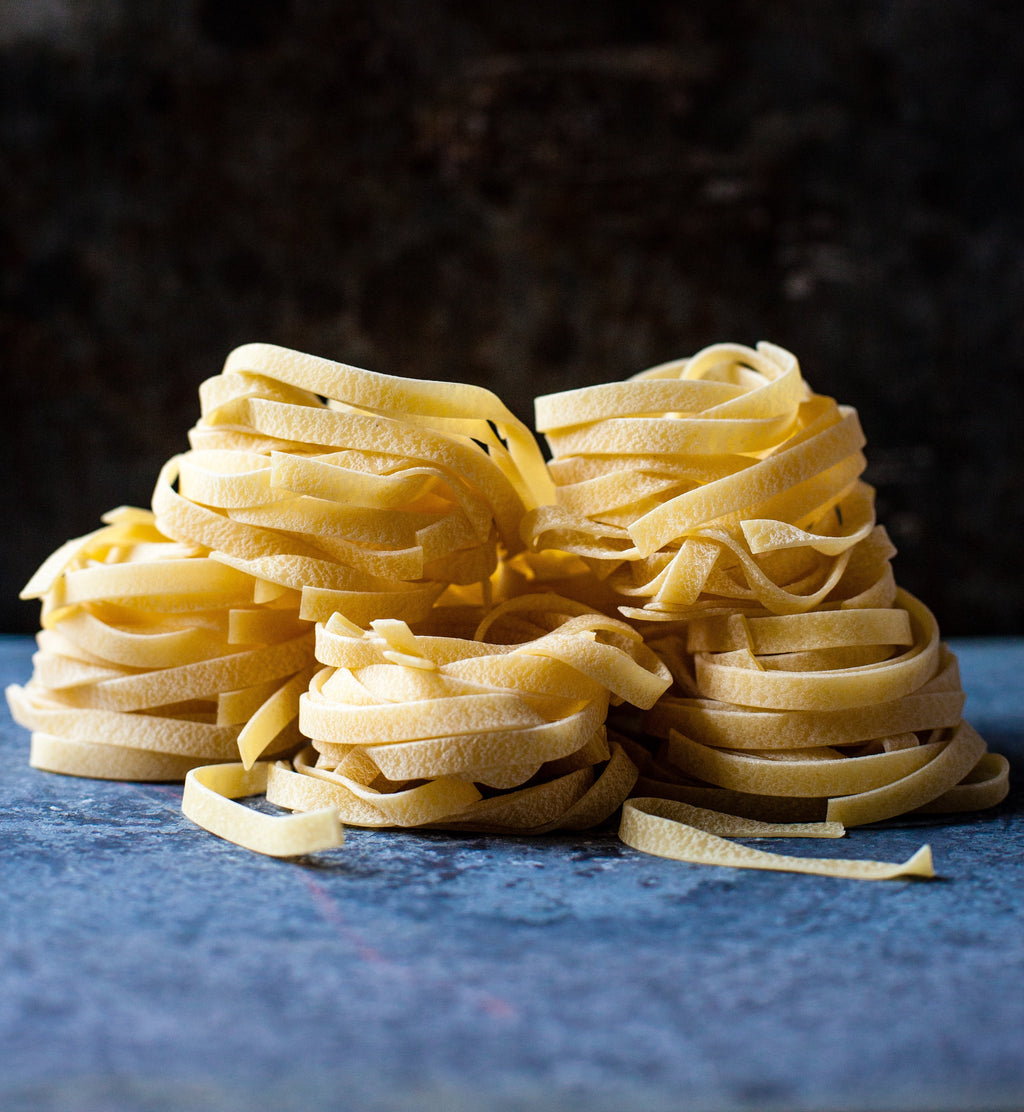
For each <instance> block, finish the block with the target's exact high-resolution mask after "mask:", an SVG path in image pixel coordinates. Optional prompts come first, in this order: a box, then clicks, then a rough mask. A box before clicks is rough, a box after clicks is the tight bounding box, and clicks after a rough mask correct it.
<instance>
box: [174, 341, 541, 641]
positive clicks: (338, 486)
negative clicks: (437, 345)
mask: <svg viewBox="0 0 1024 1112" xmlns="http://www.w3.org/2000/svg"><path fill="white" fill-rule="evenodd" d="M200 400H201V404H202V417H201V419H200V421H199V422H198V423H197V425H196V426H195V427H194V428H193V429H192V430H191V432H190V434H189V438H190V445H191V448H190V450H189V451H188V452H186V453H185V454H183V455H181V456H177V457H175V458H173V459H172V460H170V461H169V462H168V463H167V465H166V466H165V467H164V469H163V471H162V473H161V475H160V477H159V480H158V482H157V486H156V490H155V492H154V495H153V509H154V511H155V513H156V517H157V525H158V526H159V528H160V529H161V530H163V531H164V532H165V533H166V534H167V535H168V536H171V537H174V538H175V539H177V540H180V541H183V542H185V543H190V544H199V545H202V546H203V547H205V548H206V549H208V550H210V551H211V552H212V553H214V554H215V558H216V559H217V560H219V561H220V562H222V563H225V564H227V565H229V566H231V567H234V568H237V569H239V570H241V571H244V572H246V573H248V574H249V575H252V576H254V577H256V578H258V579H260V580H263V581H265V582H268V583H272V584H276V585H277V586H279V587H280V588H282V589H290V590H294V591H299V592H300V593H301V612H302V617H303V618H307V619H309V620H319V619H326V618H329V617H330V616H331V614H333V613H334V612H336V611H337V612H340V613H342V614H344V615H345V616H347V617H349V618H351V619H352V620H354V621H356V622H358V623H359V624H362V625H365V624H366V623H367V622H368V621H370V620H372V619H375V618H381V617H393V616H399V615H400V616H402V617H403V618H405V619H407V620H416V619H418V618H423V617H425V616H426V615H427V614H428V613H429V612H430V610H431V608H432V606H433V605H434V603H435V602H436V601H437V599H438V598H439V597H440V596H441V595H442V594H443V592H444V590H445V588H446V587H447V586H449V585H451V584H455V585H462V586H466V585H471V584H478V583H484V584H486V583H487V582H488V581H489V577H490V576H491V574H492V573H493V572H494V571H495V569H496V567H497V566H498V560H499V552H500V553H501V554H502V555H507V554H512V553H514V552H515V551H517V550H518V549H520V548H521V547H522V543H521V541H520V539H519V532H518V530H519V522H520V519H521V517H522V515H523V513H525V512H526V510H527V508H529V507H531V506H533V505H536V504H537V503H539V502H543V501H545V500H547V499H548V498H549V496H550V491H551V483H550V479H549V478H548V476H547V473H546V471H545V468H544V463H543V459H542V457H541V454H540V451H539V449H538V447H537V444H536V441H535V439H534V437H533V435H532V434H531V433H530V431H529V430H528V429H526V427H525V426H523V425H522V423H521V422H520V421H518V419H517V418H516V417H515V416H514V415H513V414H512V413H511V412H510V411H509V410H508V409H507V408H506V407H505V406H504V405H503V404H502V403H501V402H500V401H499V400H498V399H497V398H496V397H495V396H494V395H493V394H492V393H490V392H489V391H487V390H485V389H483V388H481V387H475V386H468V385H456V384H452V383H444V382H422V381H413V380H410V379H402V378H395V377H393V376H388V375H381V374H376V373H374V372H371V371H364V370H361V369H359V368H355V367H350V366H347V365H345V364H341V363H333V362H330V361H328V360H325V359H319V358H317V357H315V356H311V355H303V354H301V353H298V352H294V351H290V350H288V349H285V348H279V347H274V346H272V345H267V344H248V345H245V346H244V347H241V348H237V349H235V350H234V351H233V352H231V354H230V355H229V356H228V359H227V361H226V363H225V366H224V369H223V371H222V373H221V374H220V375H218V376H216V377H215V378H212V379H210V380H208V381H207V382H205V383H203V385H202V386H201V387H200ZM175 487H176V488H177V489H175Z"/></svg>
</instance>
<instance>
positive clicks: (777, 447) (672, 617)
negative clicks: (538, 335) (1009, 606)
mask: <svg viewBox="0 0 1024 1112" xmlns="http://www.w3.org/2000/svg"><path fill="white" fill-rule="evenodd" d="M536 410H537V428H538V431H540V432H543V433H544V434H545V436H546V438H547V441H548V444H549V446H550V449H551V453H552V460H551V463H550V465H549V469H550V473H551V475H552V477H553V479H554V481H555V483H556V498H555V502H554V504H551V505H545V506H540V507H538V508H536V509H535V510H533V511H532V512H531V513H529V514H528V515H527V517H526V518H525V520H524V522H523V531H524V535H525V536H526V538H527V539H528V540H529V542H530V544H531V546H532V547H533V548H534V549H536V550H542V549H556V550H559V551H562V552H568V553H573V554H575V555H577V556H579V557H580V558H582V559H583V560H584V561H586V563H587V564H588V565H589V566H590V568H591V569H592V571H593V572H594V574H595V575H596V576H597V578H598V579H599V580H601V581H602V582H603V584H604V585H605V587H606V589H607V590H608V591H609V592H610V593H611V594H612V595H613V596H614V597H616V599H617V602H618V604H619V609H620V610H621V612H622V613H623V614H624V615H625V616H627V617H629V618H635V619H638V620H640V621H644V622H651V621H659V622H673V621H675V622H679V621H685V620H688V619H690V618H694V617H698V616H701V615H703V614H707V613H735V612H741V613H742V612H747V613H761V612H765V611H767V612H771V613H775V614H792V613H800V612H803V611H807V610H811V609H813V608H814V607H816V606H818V605H820V604H822V603H824V602H826V600H828V601H831V602H836V601H839V600H842V601H843V602H846V603H848V604H849V605H852V606H858V605H882V606H886V605H889V604H890V603H891V602H892V599H893V597H894V594H895V583H894V581H893V577H892V571H891V566H890V563H889V561H890V558H891V557H892V556H893V555H894V553H895V549H894V548H893V546H892V544H891V542H890V541H889V539H888V537H887V535H886V533H885V530H884V527H882V526H879V525H877V524H876V522H875V515H874V496H873V491H872V489H871V488H870V487H869V486H867V484H865V483H864V482H862V481H861V480H860V476H861V473H862V472H863V470H864V468H865V466H866V462H867V461H866V459H865V457H864V454H863V452H862V451H861V449H862V448H863V446H864V434H863V432H862V431H861V428H860V423H859V421H858V419H857V413H856V411H855V410H853V409H851V408H849V407H848V406H840V405H838V404H837V403H836V402H835V401H834V400H833V399H831V398H827V397H824V396H821V395H818V394H814V393H813V392H812V391H811V390H810V389H809V388H808V386H807V384H806V383H805V382H804V380H803V377H802V376H801V374H800V367H799V365H798V363H797V361H796V359H795V358H794V356H792V355H791V354H790V353H789V352H787V351H784V350H783V349H782V348H779V347H775V346H774V345H772V344H765V343H762V344H759V345H758V347H757V349H756V350H755V349H752V348H747V347H743V346H741V345H737V344H716V345H714V346H712V347H709V348H705V349H704V350H703V351H701V352H699V353H698V354H697V355H695V356H694V357H693V358H692V359H689V360H680V361H677V362H674V363H667V364H665V365H663V366H660V367H655V368H653V369H651V370H649V371H644V372H643V373H641V374H639V375H637V376H636V377H635V378H632V379H629V380H627V381H625V382H618V383H610V384H608V385H603V386H592V387H586V388H583V389H580V390H572V391H567V392H565V393H561V394H552V395H548V396H546V397H542V398H538V399H537V401H536Z"/></svg>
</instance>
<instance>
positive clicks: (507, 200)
mask: <svg viewBox="0 0 1024 1112" xmlns="http://www.w3.org/2000/svg"><path fill="white" fill-rule="evenodd" d="M1020 15H1021V12H1020V7H1019V5H1018V4H1016V3H1015V2H1006V3H993V2H989V3H983V2H978V0H854V2H833V3H821V2H820V0H802V2H800V0H783V2H777V3H764V2H761V0H748V2H704V3H685V2H679V3H672V2H668V0H660V2H659V0H630V2H622V3H610V2H602V0H560V2H559V3H533V4H530V3H522V4H519V3H515V2H510V0H448V2H446V3H423V2H420V0H373V2H367V0H352V2H347V3H346V2H338V3H329V2H327V0H192V2H185V0H149V2H147V0H91V2H90V0H65V2H64V3H57V2H50V0H47V2H42V0H7V2H6V3H0V255H2V275H0V352H2V359H3V364H4V366H5V369H6V374H5V377H4V380H3V381H4V395H5V400H4V410H5V412H4V413H3V414H2V415H0V417H2V419H3V421H4V431H3V436H2V437H0V445H2V447H0V452H2V456H0V463H2V477H3V482H2V485H0V500H2V502H0V514H2V516H0V521H2V522H3V533H4V536H3V541H2V542H0V544H2V548H0V551H2V553H3V563H2V582H0V629H6V630H9V631H16V630H25V631H28V630H34V629H35V628H36V625H37V610H36V607H35V606H34V604H27V603H21V602H18V601H17V599H16V597H15V596H16V592H17V590H18V588H19V587H20V586H21V585H22V583H23V582H24V581H25V580H26V579H27V577H28V576H29V574H30V573H31V572H32V571H33V570H34V568H35V567H36V566H37V565H38V563H39V562H40V561H41V560H42V559H43V557H44V556H45V555H47V554H48V553H49V552H50V551H51V550H52V549H53V548H55V547H56V546H57V545H58V544H59V543H61V542H62V541H63V540H65V539H67V538H68V537H70V536H74V535H77V534H78V533H81V532H84V531H86V530H88V529H90V528H93V527H95V525H96V524H97V521H98V518H99V515H100V514H101V513H102V512H103V511H104V510H106V509H108V508H111V507H112V506H115V505H118V504H121V503H124V502H130V503H135V504H147V503H148V501H149V497H150V493H151V490H152V485H153V481H154V479H155V477H156V473H157V470H158V468H159V466H160V465H161V464H162V463H163V461H164V460H165V459H166V458H167V457H168V456H170V455H171V454H173V453H174V452H176V451H179V450H181V449H183V448H184V447H185V446H186V439H185V436H186V432H187V430H188V428H189V427H190V426H191V425H192V423H193V422H194V421H195V419H196V417H197V416H198V400H197V394H196V390H197V387H198V385H199V383H200V382H201V381H202V380H203V379H204V378H206V377H208V376H210V375H212V374H215V373H217V372H218V371H219V369H220V366H221V363H222V361H223V359H224V356H225V355H226V354H227V352H228V351H229V350H230V349H231V348H232V347H233V346H235V345H236V344H238V343H242V342H245V341H248V340H254V339H263V340H269V341H273V342H276V343H281V344H286V345H289V346H293V347H297V348H300V349H302V350H306V351H312V352H316V353H318V354H321V355H326V356H329V357H333V358H337V359H341V360H344V361H347V362H352V363H357V364H359V365H362V366H367V367H370V368H373V369H375V370H380V371H386V372H389V373H394V374H405V375H412V376H417V377H431V378H452V379H461V380H465V381H471V382H479V383H484V384H487V385H489V386H490V387H491V388H492V389H494V390H496V391H497V392H498V393H499V394H500V395H501V396H502V397H503V398H504V399H505V400H506V402H507V403H508V404H509V405H511V406H512V407H513V408H514V409H515V410H516V411H517V412H518V413H519V415H520V416H521V417H522V418H523V419H524V420H527V421H529V420H530V417H531V412H532V409H531V401H532V398H533V397H534V396H535V395H536V394H540V393H546V392H550V391H554V390H559V389H564V388H568V387H571V386H578V385H585V384H589V383H594V382H602V381H608V380H611V379H618V378H622V377H625V376H626V375H629V374H633V373H634V372H636V371H639V370H641V369H643V368H644V367H646V366H649V365H651V364H653V363H657V362H661V361H663V360H666V359H669V358H673V357H676V356H679V355H685V354H690V353H692V352H693V351H695V350H697V349H698V348H700V347H702V346H704V345H705V344H707V343H711V342H714V341H717V340H737V341H741V342H744V343H754V342H756V341H757V340H759V339H770V340H773V341H774V342H777V343H780V344H783V345H785V346H787V347H789V348H790V349H791V350H792V351H794V352H795V353H796V354H797V355H798V356H799V357H800V359H801V363H802V365H803V369H804V374H805V376H806V378H807V379H808V381H810V382H811V384H812V385H813V386H814V388H815V389H817V390H818V391H820V392H822V393H828V394H832V395H833V396H835V397H837V398H839V400H840V401H843V402H846V403H849V404H852V405H855V406H856V407H857V408H858V409H859V410H860V413H861V419H862V422H863V424H864V427H865V431H866V433H867V436H868V449H867V451H868V458H869V460H870V461H871V469H870V471H869V478H870V479H872V480H873V481H874V482H875V483H876V485H877V487H878V507H879V513H880V517H881V519H882V520H883V521H884V522H885V523H886V524H887V525H888V527H889V529H890V532H891V533H892V535H893V537H894V539H895V541H896V543H897V544H898V546H899V548H900V555H899V556H898V558H897V562H896V571H897V578H898V579H899V580H900V582H901V583H902V584H903V585H904V586H906V587H908V588H910V589H911V590H913V591H915V592H916V593H918V594H920V595H921V596H922V597H923V598H924V599H925V600H926V601H927V602H928V603H930V605H931V606H932V607H933V608H934V609H935V611H936V613H937V614H938V616H939V620H940V622H941V624H942V627H943V631H944V632H945V633H946V634H948V635H953V634H957V635H964V634H988V633H1018V634H1019V633H1024V584H1022V576H1021V573H1020V568H1021V562H1022V555H1024V553H1022V545H1021V532H1022V524H1024V490H1022V486H1024V458H1022V447H1021V443H1022V437H1021V419H1022V416H1024V406H1022V389H1024V388H1022V384H1021V380H1022V370H1024V368H1022V359H1024V357H1022V350H1024V344H1022V341H1024V318H1022V312H1021V309H1022V300H1024V298H1022V294H1024V227H1022V225H1024V214H1022V207H1021V197H1022V192H1021V189H1022V184H1024V183H1022V169H1024V130H1022V126H1021V125H1022V103H1024V36H1022V31H1021V24H1022V21H1021V18H1020Z"/></svg>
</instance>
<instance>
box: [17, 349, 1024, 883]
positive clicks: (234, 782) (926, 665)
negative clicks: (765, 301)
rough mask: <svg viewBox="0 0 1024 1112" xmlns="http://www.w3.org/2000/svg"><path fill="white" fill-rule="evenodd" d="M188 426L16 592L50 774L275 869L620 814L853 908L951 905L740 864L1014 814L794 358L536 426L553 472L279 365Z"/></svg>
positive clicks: (889, 870)
mask: <svg viewBox="0 0 1024 1112" xmlns="http://www.w3.org/2000/svg"><path fill="white" fill-rule="evenodd" d="M200 404H201V417H200V419H199V420H198V422H197V423H196V425H195V426H194V428H193V429H192V430H191V432H190V434H189V440H190V449H189V450H188V451H187V452H184V453H182V454H181V455H179V456H176V457H174V458H172V459H170V460H168V461H167V463H166V464H165V466H164V467H163V468H162V469H161V471H160V474H159V476H158V477H157V480H156V484H155V488H154V492H153V499H152V509H151V510H144V509H135V508H129V507H122V508H120V509H118V510H116V511H113V512H112V513H111V514H109V515H107V517H106V518H105V524H104V526H103V527H102V528H101V529H98V530H96V531H94V532H93V533H90V534H88V535H87V536H85V537H81V538H77V539H75V540H72V541H69V542H68V543H67V544H65V545H63V546H62V547H61V548H60V549H58V551H57V552H55V553H54V554H53V555H52V556H51V557H50V558H49V559H48V560H46V561H45V562H44V564H43V565H42V567H40V569H39V571H38V572H37V573H36V574H35V575H34V576H33V577H32V579H31V581H30V583H29V584H28V585H27V586H26V588H25V590H24V592H23V597H26V598H33V599H38V600H39V601H40V603H41V619H40V624H41V627H42V628H41V630H40V633H39V637H38V651H37V653H36V654H35V656H34V658H33V675H32V678H31V680H30V681H29V682H28V683H27V684H25V685H24V686H14V687H11V688H9V689H8V692H7V697H8V702H9V705H10V707H11V711H12V714H13V715H14V717H15V719H16V720H17V721H18V722H19V723H21V724H22V725H23V726H25V727H26V728H27V729H29V730H30V731H31V732H32V743H31V757H30V759H31V762H32V763H33V764H34V765H35V766H36V767H39V768H43V769H47V770H50V771H57V772H64V773H67V774H71V775H78V776H95V777H107V778H114V779H140V780H143V779H171V780H182V779H184V781H185V788H184V795H183V802H182V806H183V810H184V812H185V813H186V814H187V815H188V816H189V817H190V818H192V819H193V820H194V821H195V822H197V823H198V824H199V825H201V826H203V827H205V828H206V829H208V830H210V831H211V832H213V833H215V834H217V835H218V836H220V837H222V838H225V839H227V840H229V841H234V842H237V843H238V844H240V845H243V846H246V847H248V848H250V849H253V850H256V851H258V852H262V853H267V854H271V855H277V856H295V855H301V854H306V853H313V852H317V851H319V850H323V849H330V848H334V847H337V846H339V845H341V844H342V841H343V835H342V829H341V825H340V824H341V823H348V824H352V825H358V826H367V827H396V828H432V829H437V828H441V829H461V830H475V831H495V832H509V833H543V832H546V831H551V830H557V829H565V830H580V829H586V828H588V827H592V826H595V825H598V824H600V823H603V822H605V821H606V820H608V819H609V818H610V817H611V816H613V815H614V814H615V813H616V812H618V811H619V810H620V809H621V824H620V836H621V837H622V839H623V840H624V841H625V842H626V843H628V844H629V845H631V846H634V847H636V848H638V849H641V850H643V851H645V852H649V853H654V854H658V855H661V856H666V857H671V858H675V859H679V860H683V861H688V862H693V863H704V864H721V865H729V866H734V867H744V868H762V869H773V870H780V869H785V870H789V871H794V872H810V873H818V874H823V875H829V876H837V877H847V878H853V879H890V878H897V877H913V876H919V877H927V876H931V875H933V866H932V861H931V854H930V851H929V849H928V847H927V846H925V847H922V849H921V850H920V851H918V853H916V854H915V855H914V856H913V857H912V858H911V859H910V860H909V861H907V862H905V863H903V864H887V863H879V862H870V861H853V860H835V859H827V858H809V857H791V856H786V855H780V854H773V853H766V852H764V851H762V850H758V849H751V848H749V847H745V846H743V845H737V844H735V843H733V842H731V841H728V840H726V839H730V838H763V837H783V838H787V837H792V838H797V837H799V838H808V837H824V838H836V837H840V836H842V835H843V834H844V833H845V830H846V828H847V827H850V826H857V825H862V824H865V823H871V822H876V821H880V820H885V819H888V818H892V817H894V816H897V815H902V814H905V813H907V812H915V811H920V812H929V813H942V812H952V811H958V810H970V809H976V808H981V807H989V806H993V805H994V804H996V803H998V802H999V801H1000V800H1001V799H1002V798H1003V797H1004V796H1005V794H1006V791H1007V776H1008V764H1007V762H1006V760H1005V759H1004V758H1002V757H1000V756H998V755H996V754H990V753H988V752H987V751H986V746H985V743H984V741H983V740H982V739H981V738H980V737H979V736H978V735H977V733H976V732H975V731H974V730H973V729H972V728H971V727H970V725H969V724H968V723H966V722H964V721H963V719H962V711H963V703H964V697H963V691H962V689H961V686H960V681H959V675H958V672H957V666H956V661H955V658H954V657H953V655H952V654H951V653H950V652H949V650H948V648H947V647H946V646H945V645H944V644H943V643H942V641H941V638H940V634H939V628H938V623H937V622H936V621H935V618H934V617H933V616H932V614H931V613H930V612H929V610H928V609H927V607H925V606H924V605H923V604H922V603H921V602H920V601H918V600H917V599H915V598H913V597H912V596H910V595H909V594H907V593H906V592H903V591H900V590H899V589H898V587H897V585H896V581H895V578H894V575H893V571H892V566H891V560H892V557H893V555H894V554H895V549H894V547H893V545H892V543H891V541H890V540H889V538H888V536H887V534H886V532H885V529H884V527H883V526H882V525H880V524H879V523H878V522H877V521H876V518H875V501H874V491H873V490H872V488H871V487H870V486H868V485H867V484H866V483H865V482H864V481H863V478H862V475H863V472H864V468H865V466H866V458H865V455H864V453H863V450H862V449H864V447H865V440H864V435H863V432H862V430H861V428H860V424H859V421H858V418H857V414H856V412H855V411H854V410H853V409H851V408H850V407H848V406H843V405H839V404H838V403H837V402H836V401H834V400H833V399H831V398H828V397H824V396H821V395H818V394H815V393H814V392H813V391H812V390H811V389H810V388H809V386H808V385H807V384H806V383H805V382H804V380H803V378H802V376H801V372H800V368H799V364H798V362H797V360H796V359H795V357H794V356H793V355H792V354H791V353H789V352H787V351H785V350H783V349H782V348H779V347H777V346H775V345H772V344H768V343H761V344H758V345H757V347H756V348H748V347H745V346H742V345H737V344H716V345H712V346H711V347H708V348H705V349H704V350H703V351H701V352H698V353H697V354H696V355H695V356H693V357H692V358H690V359H683V360H676V361H673V362H670V363H665V364H662V365H660V366H658V367H654V368H651V369H650V370H648V371H645V372H642V373H641V374H639V375H636V376H635V377H634V378H632V379H629V380H626V381H624V382H618V383H609V384H606V385H601V386H594V387H588V388H583V389H576V390H570V391H565V392H564V393H561V394H553V395H549V396H547V397H543V398H538V399H537V401H536V427H537V430H538V431H539V432H540V433H542V434H543V435H544V436H545V437H546V439H547V443H548V447H549V449H550V451H551V455H552V459H551V461H550V463H549V464H548V465H545V463H544V461H543V458H542V456H541V453H540V450H539V447H538V445H537V442H536V440H535V439H534V436H533V434H532V433H531V432H530V431H529V430H527V429H526V428H525V427H524V426H523V425H522V424H521V423H520V422H519V421H518V420H517V419H516V418H515V416H514V415H513V414H512V413H511V412H510V411H509V410H508V409H507V408H506V407H505V406H504V405H503V404H502V403H501V402H500V401H499V399H498V398H496V397H495V396H494V395H493V394H492V393H490V392H489V391H487V390H484V389H482V388H480V387H474V386H469V385H460V384H455V383H447V382H424V381H416V380H411V379H403V378H397V377H394V376H388V375H381V374H377V373H375V372H370V371H365V370H361V369H359V368H355V367H351V366H348V365H346V364H342V363H336V362H332V361H329V360H325V359H320V358H317V357H315V356H311V355H305V354H302V353H299V352H294V351H290V350H288V349H284V348H279V347H274V346H272V345H266V344H248V345H245V346H244V347H241V348H238V349H236V350H235V351H233V352H232V353H231V354H230V355H229V356H228V358H227V360H226V362H225V365H224V368H223V371H222V373H221V374H219V375H216V376H214V377H213V378H211V379H209V380H208V381H207V382H205V383H203V385H202V386H201V387H200ZM314 627H315V629H314ZM638 711H639V712H640V713H639V714H638V713H637V712H638ZM638 723H639V727H638ZM630 731H632V733H633V734H634V735H635V736H632V737H631V736H629V733H630ZM253 795H264V796H265V797H266V800H267V801H268V802H269V803H271V804H273V805H276V806H279V807H281V808H283V809H285V810H289V811H292V812H296V814H293V815H291V816H287V817H281V816H272V815H269V814H266V813H262V812H260V811H258V810H256V809H254V808H253V807H250V806H248V805H246V804H245V803H244V802H238V801H239V800H241V799H243V797H246V796H253Z"/></svg>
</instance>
